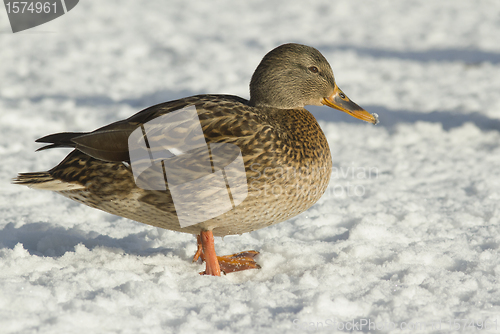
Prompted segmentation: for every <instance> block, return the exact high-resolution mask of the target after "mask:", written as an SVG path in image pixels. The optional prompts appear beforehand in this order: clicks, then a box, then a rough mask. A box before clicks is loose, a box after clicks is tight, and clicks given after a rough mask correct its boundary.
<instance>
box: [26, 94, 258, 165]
mask: <svg viewBox="0 0 500 334" xmlns="http://www.w3.org/2000/svg"><path fill="white" fill-rule="evenodd" d="M247 104H248V101H247V100H245V99H242V98H240V97H237V96H231V95H198V96H192V97H188V98H183V99H179V100H175V101H170V102H164V103H160V104H157V105H154V106H151V107H149V108H146V109H144V110H142V111H140V112H138V113H137V114H135V115H133V116H131V117H129V118H127V119H125V120H122V121H118V122H114V123H111V124H109V125H106V126H103V127H101V128H99V129H97V130H94V131H92V132H62V133H56V134H51V135H48V136H45V137H42V138H39V139H37V140H36V142H37V143H49V144H50V145H47V146H44V147H41V148H39V149H38V150H37V151H41V150H46V149H50V148H56V147H72V148H76V149H77V150H79V151H81V152H83V153H85V154H87V155H89V156H91V157H93V158H95V159H98V160H102V161H109V162H120V161H127V162H130V155H129V143H128V140H129V137H130V135H131V134H132V133H133V132H134V131H135V130H136V129H138V128H140V127H141V126H142V125H144V124H145V123H147V122H149V121H151V120H153V119H155V118H157V117H159V116H162V115H166V114H169V113H171V112H173V111H177V110H180V109H182V108H185V107H188V106H195V107H196V108H197V110H198V113H199V118H200V122H201V126H202V128H203V129H204V132H212V136H213V135H214V134H215V135H216V134H220V135H224V134H223V133H221V131H222V130H223V126H222V124H220V123H222V122H221V121H222V119H225V120H226V122H224V123H227V118H228V116H229V115H228V113H230V112H231V111H233V110H234V111H237V110H238V109H240V110H241V109H246V108H245V107H247V108H248V105H247ZM233 116H234V115H233ZM217 126H219V127H220V128H219V129H218V130H216V131H211V129H212V128H214V129H215V128H216V127H217ZM205 129H207V130H208V131H206V130H205ZM165 135H168V134H165ZM236 135H237V134H236ZM209 137H210V136H209ZM208 141H210V140H208Z"/></svg>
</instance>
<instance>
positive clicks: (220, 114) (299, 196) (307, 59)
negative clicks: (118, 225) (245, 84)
mask: <svg viewBox="0 0 500 334" xmlns="http://www.w3.org/2000/svg"><path fill="white" fill-rule="evenodd" d="M339 96H340V97H339ZM332 103H333V104H332ZM306 104H315V105H321V104H327V105H329V106H333V107H335V108H339V109H341V110H343V111H346V110H347V111H346V112H349V113H351V111H350V109H353V110H355V109H356V108H359V107H357V106H356V105H355V104H354V103H352V102H351V101H350V100H349V99H348V98H347V97H346V96H345V95H344V94H343V93H342V91H340V90H339V89H338V87H337V86H336V84H335V80H334V78H333V73H332V71H331V69H330V66H329V64H328V62H327V61H326V59H325V58H324V57H323V56H322V55H321V54H320V53H319V52H318V51H317V50H315V49H313V48H310V47H307V46H303V45H298V44H286V45H283V46H281V47H279V48H277V49H275V50H273V51H271V52H270V53H269V54H268V55H266V57H265V58H264V59H263V61H262V62H261V64H260V65H259V67H258V68H257V70H256V72H255V74H254V76H253V77H252V84H251V99H250V101H247V100H245V99H242V98H239V97H236V96H229V95H198V96H192V97H187V98H183V99H180V100H176V101H171V102H166V103H162V104H159V105H156V106H152V107H150V108H147V109H145V110H143V111H141V112H139V113H137V114H135V115H134V116H132V117H130V118H129V119H126V120H124V121H119V122H116V123H113V124H110V125H108V126H105V127H103V128H100V129H98V130H95V131H93V132H89V133H61V134H55V135H50V136H47V137H44V138H41V139H40V140H38V141H39V142H45V143H50V144H51V145H49V146H46V147H45V148H52V147H74V148H75V150H74V151H73V152H71V153H70V154H69V155H68V156H67V157H66V158H65V159H64V161H62V162H61V163H60V164H59V165H58V166H56V167H54V168H53V169H51V170H50V171H48V172H44V173H25V174H20V175H19V176H18V177H17V178H16V179H15V180H14V182H15V183H17V184H24V185H28V186H30V187H33V188H39V189H49V190H53V191H57V192H59V193H60V194H62V195H64V196H66V197H69V198H71V199H73V200H75V201H78V202H81V203H83V204H86V205H89V206H91V207H94V208H97V209H101V210H103V211H106V212H109V213H112V214H116V215H119V216H122V217H126V218H130V219H132V220H135V221H138V222H141V223H145V224H149V225H153V226H158V227H162V228H166V229H169V230H175V231H179V232H186V233H192V234H199V233H200V231H201V230H208V231H210V230H211V231H213V234H214V235H216V236H224V235H228V234H241V233H244V232H249V231H253V230H256V229H259V228H263V227H266V226H269V225H272V224H276V223H279V222H282V221H284V220H286V219H288V218H290V217H293V216H296V215H298V214H299V213H301V212H303V211H305V210H307V209H308V208H309V207H310V206H311V205H313V204H314V203H315V202H316V201H317V200H318V199H319V198H320V197H321V195H322V194H323V193H324V192H325V190H326V187H327V185H328V182H329V179H330V174H331V167H332V162H331V156H330V150H329V147H328V143H327V140H326V138H325V135H324V134H323V132H322V130H321V129H320V127H319V125H318V123H317V122H316V120H315V119H314V117H313V116H312V115H311V114H310V113H309V112H308V111H307V110H306V109H304V108H303V106H304V105H306ZM337 104H338V106H337ZM187 106H195V107H196V110H197V112H198V116H199V119H200V122H201V126H202V129H203V133H204V136H205V140H206V142H207V143H208V144H212V143H232V144H235V145H237V146H238V147H239V148H240V150H241V152H242V156H243V161H244V165H245V171H246V177H247V182H248V191H249V192H248V196H247V198H246V199H245V200H244V201H243V202H242V203H241V204H240V205H238V206H237V207H236V208H234V209H233V210H230V211H228V212H226V213H224V214H222V215H220V216H218V217H216V218H213V219H210V220H207V221H204V222H202V223H199V224H197V225H191V226H188V227H186V228H181V227H180V225H179V221H178V219H177V215H176V212H175V207H174V205H173V203H172V197H171V195H170V192H169V191H168V189H167V191H162V190H144V189H141V188H139V187H137V186H136V183H135V182H134V178H133V174H132V171H131V167H130V157H129V153H128V142H127V139H128V137H129V135H130V134H131V133H132V132H133V131H134V130H135V129H137V128H138V127H139V126H140V125H141V124H144V123H146V122H148V121H150V120H152V119H155V118H156V117H158V116H161V115H164V114H167V113H170V112H172V111H175V110H179V109H182V108H184V107H187ZM348 109H349V110H348ZM359 109H360V110H362V109H361V108H359ZM355 111H356V110H355ZM363 112H364V111H363ZM364 113H366V112H364ZM356 117H358V116H356ZM363 117H365V116H363ZM370 121H372V120H371V119H370ZM164 135H168V134H164ZM196 196H197V195H196V194H193V203H194V204H193V205H196V204H195V203H196V202H197V201H200V200H203V199H202V198H198V197H196Z"/></svg>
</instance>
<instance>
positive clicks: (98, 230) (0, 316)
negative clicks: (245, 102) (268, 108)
mask: <svg viewBox="0 0 500 334" xmlns="http://www.w3.org/2000/svg"><path fill="white" fill-rule="evenodd" d="M287 42H298V43H302V44H307V45H310V46H314V47H316V48H317V49H319V50H320V51H321V52H322V53H323V54H324V55H325V57H326V58H327V59H328V60H329V62H330V64H331V66H332V68H333V70H334V73H335V75H336V80H337V83H338V84H339V86H340V87H341V88H342V89H343V90H344V92H346V94H347V95H348V96H349V97H350V98H351V99H353V100H354V101H355V102H356V103H358V104H359V105H361V106H363V107H364V108H365V109H367V110H368V111H370V112H376V113H378V114H379V116H380V121H381V123H380V124H379V125H377V126H373V125H370V124H366V123H363V122H362V121H360V120H356V119H354V118H352V117H350V116H348V115H346V114H343V113H342V112H339V111H335V110H333V109H330V108H327V107H322V108H319V107H312V108H309V107H308V108H309V109H310V110H311V111H313V113H314V114H315V116H316V117H317V118H318V119H319V120H320V123H321V126H322V128H323V129H324V131H325V133H326V135H327V137H328V140H329V143H330V148H331V151H332V156H333V163H334V174H333V177H332V181H331V185H330V189H329V191H328V193H327V194H325V196H323V197H322V198H321V200H320V201H319V202H318V203H317V204H316V205H314V206H313V207H312V208H311V209H310V210H308V211H307V212H305V213H304V214H302V215H300V216H298V217H295V218H292V219H290V220H288V221H287V222H284V223H281V224H278V225H275V226H272V227H268V228H265V229H261V230H258V231H254V232H252V233H247V234H244V235H241V236H228V237H225V238H224V239H223V240H222V239H221V238H216V240H215V242H216V250H217V252H218V254H221V255H223V254H231V253H234V252H238V251H242V250H248V249H256V250H258V251H260V252H261V254H260V256H259V258H258V262H259V263H260V264H261V266H262V269H260V270H248V271H245V272H239V273H232V274H228V275H226V276H223V277H209V276H200V275H198V272H200V271H202V270H203V268H204V265H201V264H199V263H191V258H192V256H193V254H194V252H195V250H196V242H195V238H194V237H193V236H192V235H188V234H182V233H177V232H171V231H166V230H161V229H157V228H154V227H150V226H147V225H144V224H140V223H137V222H133V221H130V220H127V219H124V218H120V217H116V216H112V215H109V214H107V213H104V212H101V211H98V210H95V209H91V208H89V207H86V206H84V205H81V204H78V203H75V202H72V201H70V200H68V199H66V198H64V197H62V196H59V195H57V194H55V193H51V192H44V191H36V190H32V189H29V188H26V187H22V186H16V185H11V184H10V180H11V178H12V177H14V176H15V175H16V174H17V172H28V171H43V170H47V169H50V168H52V167H53V166H54V165H56V164H57V163H58V162H59V161H61V160H62V159H63V158H64V157H65V155H66V154H67V153H69V150H68V149H54V150H48V151H43V152H39V153H35V150H36V149H37V148H39V147H40V146H41V145H39V144H36V143H35V142H34V140H35V139H37V138H39V137H42V136H44V135H47V134H51V133H56V132H62V131H90V130H94V129H95V128H98V127H100V126H103V125H106V124H108V123H110V122H113V121H116V120H120V119H124V118H126V117H129V116H130V115H132V114H134V113H135V112H137V111H139V110H141V109H143V108H145V107H148V106H151V105H154V104H156V103H160V102H163V101H168V100H172V99H175V98H181V97H184V96H189V95H194V94H201V93H226V94H235V95H240V96H242V97H245V98H248V83H249V81H250V77H251V75H252V73H253V70H254V69H255V67H256V66H257V64H258V63H259V61H260V59H261V58H262V57H263V56H264V54H266V53H267V52H268V51H270V50H271V49H273V48H274V47H276V46H278V45H280V44H283V43H287ZM499 131H500V2H498V1H495V0H491V1H487V0H470V1H469V0H462V1H456V0H441V1H423V0H422V1H416V0H411V1H388V0H387V1H386V0H378V1H361V0H327V1H307V2H305V1H304V2H303V1H290V0H288V1H267V0H266V1H245V2H236V1H229V0H227V1H223V0H220V1H203V2H201V1H200V2H194V1H131V0H130V1H123V0H122V1H111V0H107V1H97V0H87V1H80V3H79V4H78V5H77V6H76V7H75V8H74V9H73V10H72V11H70V12H69V13H68V14H66V15H64V16H62V17H60V18H59V19H56V20H54V21H52V22H49V23H47V24H44V25H41V26H39V27H36V28H33V29H30V30H27V31H25V32H20V33H16V34H13V33H12V32H11V29H10V26H9V23H8V19H7V15H6V11H5V10H4V9H3V8H0V333H2V334H3V333H198V332H201V331H202V330H207V331H208V332H220V333H303V332H311V333H315V332H320V333H326V332H328V333H330V332H334V331H336V332H342V331H345V332H349V331H354V332H357V331H360V332H365V333H366V332H370V333H371V332H373V333H409V332H412V333H413V332H421V333H431V332H433V333H438V332H439V333H451V332H455V331H454V329H458V328H460V330H461V331H462V332H467V333H472V332H475V333H498V332H500V324H498V322H500V281H499V276H500V254H499V250H500V221H499V218H500V208H499V200H500V148H499V143H500V134H499ZM459 319H465V320H459ZM368 323H370V324H371V327H368ZM363 325H364V326H363ZM464 325H466V326H467V327H465V328H464ZM353 326H354V328H351V327H353ZM375 326H377V327H375ZM457 326H459V327H457Z"/></svg>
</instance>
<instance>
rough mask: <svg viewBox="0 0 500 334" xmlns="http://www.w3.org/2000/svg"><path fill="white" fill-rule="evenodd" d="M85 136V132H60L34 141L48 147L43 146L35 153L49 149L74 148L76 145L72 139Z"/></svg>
mask: <svg viewBox="0 0 500 334" xmlns="http://www.w3.org/2000/svg"><path fill="white" fill-rule="evenodd" d="M84 134H86V133H85V132H61V133H56V134H52V135H48V136H45V137H42V138H38V139H37V140H36V142H37V143H48V144H50V145H47V146H43V147H41V148H39V149H38V150H37V151H43V150H47V149H49V148H55V147H75V146H76V144H75V142H73V140H72V139H73V138H75V137H78V136H81V135H84Z"/></svg>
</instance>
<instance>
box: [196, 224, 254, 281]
mask: <svg viewBox="0 0 500 334" xmlns="http://www.w3.org/2000/svg"><path fill="white" fill-rule="evenodd" d="M258 254H259V252H257V251H253V250H252V251H245V252H240V253H236V254H232V255H225V256H217V255H216V253H215V247H214V237H213V234H212V231H201V232H200V235H198V249H197V250H196V253H195V254H194V257H193V262H196V261H198V259H199V258H201V260H202V261H204V262H206V270H205V271H203V272H201V273H200V275H213V276H220V273H221V272H223V273H224V274H228V273H232V272H235V271H241V270H247V269H260V266H259V265H258V264H257V262H255V260H254V257H255V256H257V255H258Z"/></svg>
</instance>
